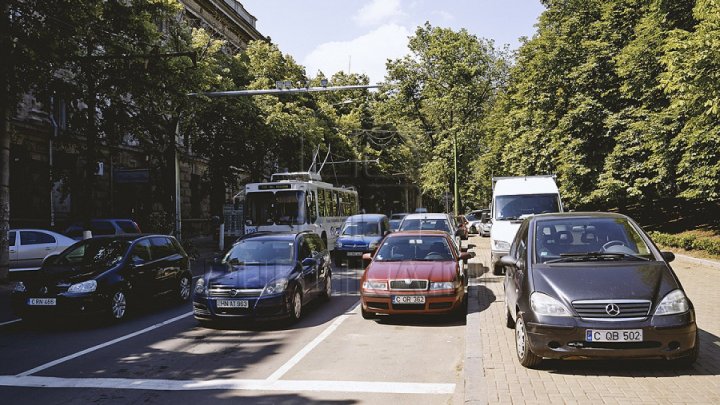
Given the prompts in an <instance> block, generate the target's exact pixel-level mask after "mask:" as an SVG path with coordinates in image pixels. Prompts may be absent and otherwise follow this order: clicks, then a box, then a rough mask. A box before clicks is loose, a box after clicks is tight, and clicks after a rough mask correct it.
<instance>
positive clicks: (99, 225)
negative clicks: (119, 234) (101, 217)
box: [90, 221, 115, 236]
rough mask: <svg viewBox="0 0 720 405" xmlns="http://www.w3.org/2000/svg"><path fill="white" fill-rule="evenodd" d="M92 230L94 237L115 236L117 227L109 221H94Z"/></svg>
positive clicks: (91, 225)
mask: <svg viewBox="0 0 720 405" xmlns="http://www.w3.org/2000/svg"><path fill="white" fill-rule="evenodd" d="M90 230H91V231H92V234H93V236H99V235H115V227H114V226H113V225H112V224H111V223H110V222H108V221H92V223H90Z"/></svg>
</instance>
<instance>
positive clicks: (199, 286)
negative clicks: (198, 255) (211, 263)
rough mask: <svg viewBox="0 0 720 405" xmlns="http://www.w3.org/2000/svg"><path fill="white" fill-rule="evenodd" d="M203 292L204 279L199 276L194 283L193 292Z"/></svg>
mask: <svg viewBox="0 0 720 405" xmlns="http://www.w3.org/2000/svg"><path fill="white" fill-rule="evenodd" d="M204 292H205V279H203V278H202V277H200V278H199V279H198V280H197V282H196V283H195V294H202V293H204Z"/></svg>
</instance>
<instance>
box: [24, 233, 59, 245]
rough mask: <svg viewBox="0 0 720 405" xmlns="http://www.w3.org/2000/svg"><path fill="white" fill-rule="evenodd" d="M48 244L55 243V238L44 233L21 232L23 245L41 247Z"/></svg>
mask: <svg viewBox="0 0 720 405" xmlns="http://www.w3.org/2000/svg"><path fill="white" fill-rule="evenodd" d="M46 243H55V238H54V237H53V236H52V235H48V234H46V233H44V232H36V231H20V244H21V245H41V244H46Z"/></svg>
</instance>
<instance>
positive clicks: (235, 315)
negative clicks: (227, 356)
mask: <svg viewBox="0 0 720 405" xmlns="http://www.w3.org/2000/svg"><path fill="white" fill-rule="evenodd" d="M218 300H247V301H248V307H247V308H218V306H217V301H218ZM288 308H289V307H288V297H287V295H286V294H284V293H283V294H276V295H269V296H261V297H233V298H227V297H207V296H199V295H196V296H195V297H194V298H193V315H194V316H195V318H196V319H199V320H208V321H209V320H216V321H217V320H231V319H268V320H269V319H280V318H287V317H288V316H290V312H289V311H288Z"/></svg>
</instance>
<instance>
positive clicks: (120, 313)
mask: <svg viewBox="0 0 720 405" xmlns="http://www.w3.org/2000/svg"><path fill="white" fill-rule="evenodd" d="M108 307H109V308H108V309H109V310H110V320H111V321H113V322H118V321H121V320H123V319H125V318H126V316H127V308H128V299H127V294H126V293H125V291H124V290H122V289H118V290H115V291H114V292H113V293H112V294H110V303H109V305H108Z"/></svg>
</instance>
